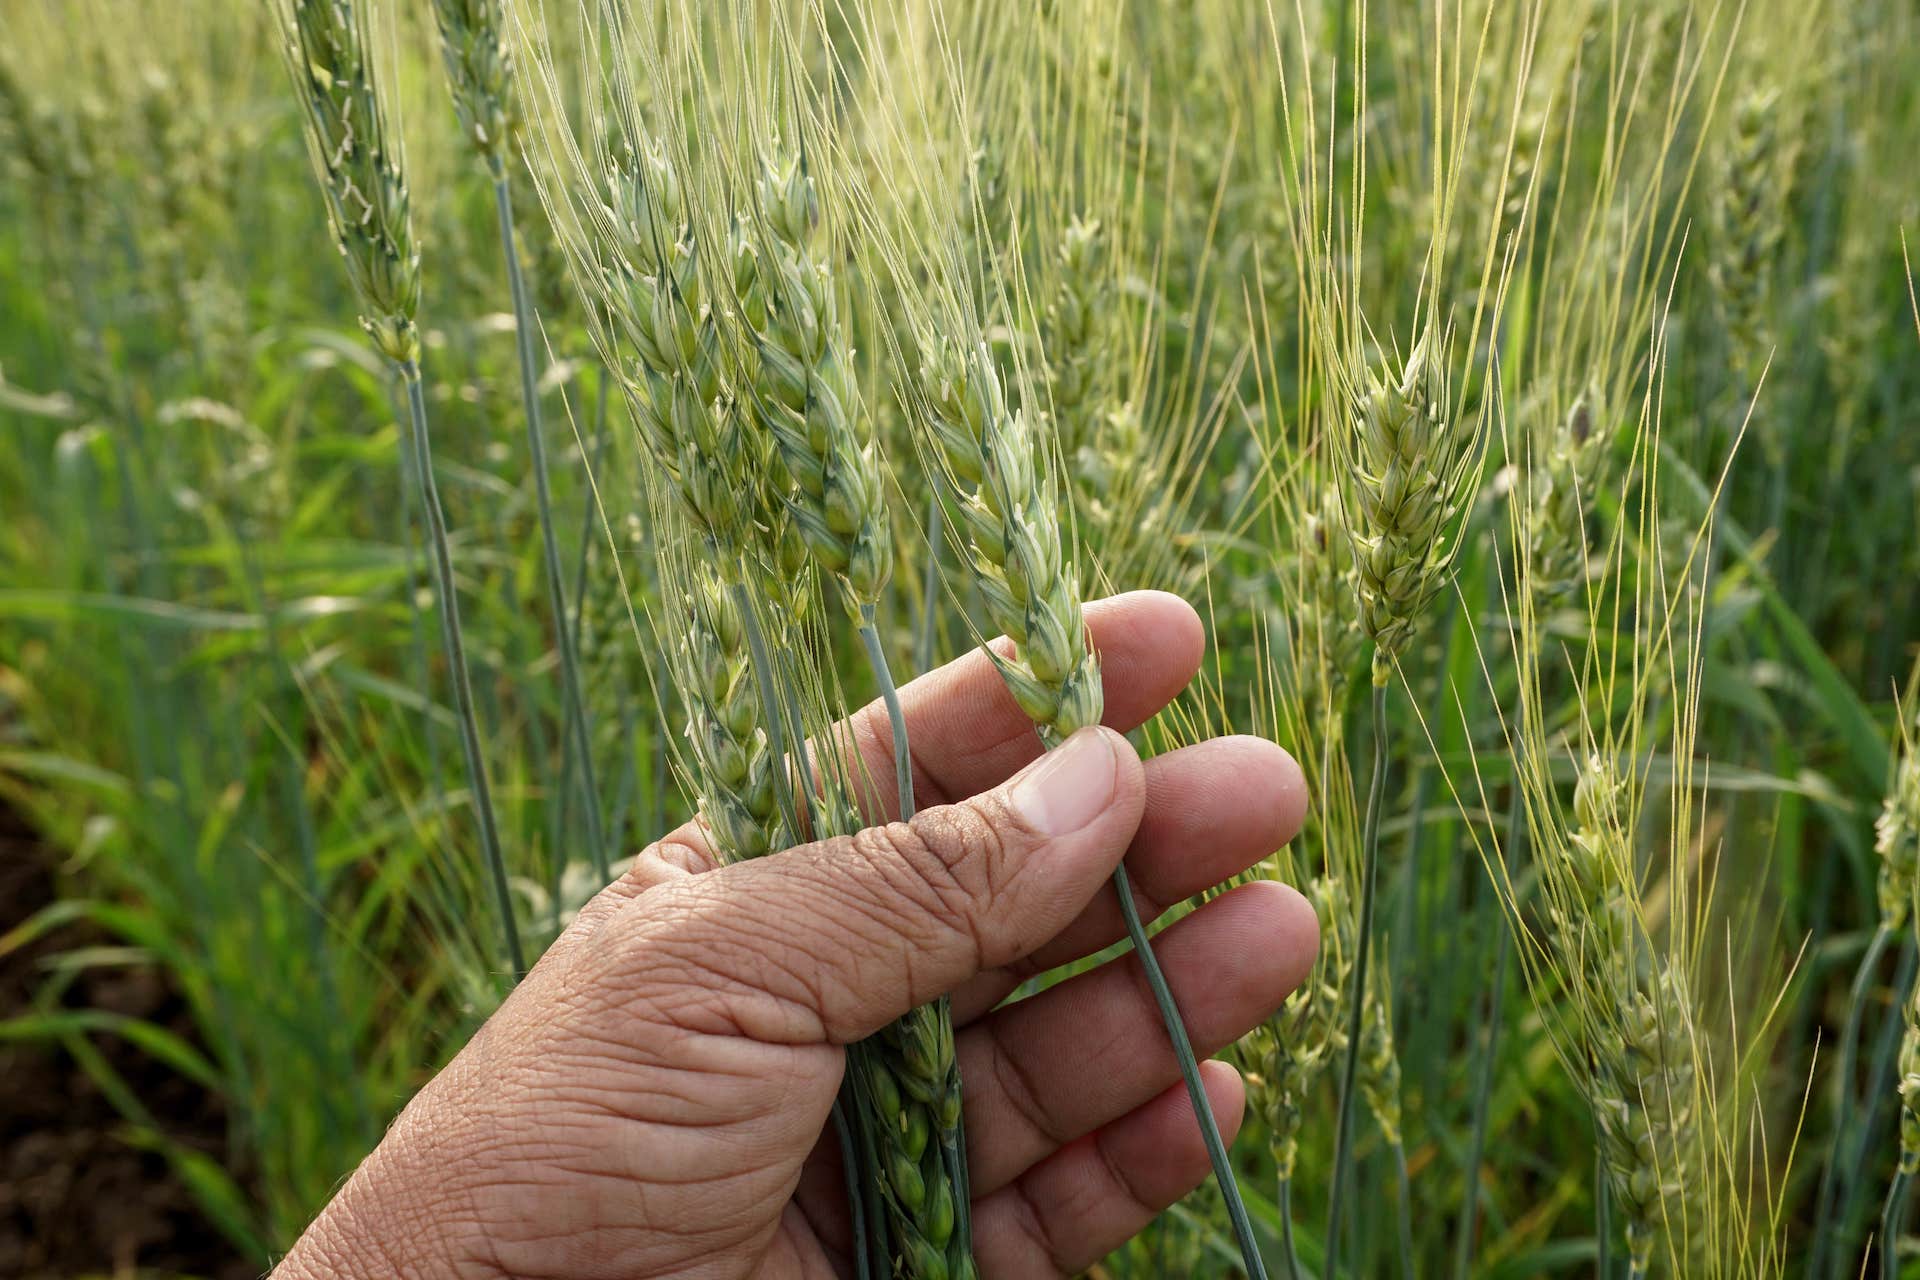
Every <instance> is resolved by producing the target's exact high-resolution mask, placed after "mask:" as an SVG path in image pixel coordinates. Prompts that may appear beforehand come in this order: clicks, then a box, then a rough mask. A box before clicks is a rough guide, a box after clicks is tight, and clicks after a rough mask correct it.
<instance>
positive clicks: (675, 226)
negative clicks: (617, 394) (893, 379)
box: [598, 139, 763, 553]
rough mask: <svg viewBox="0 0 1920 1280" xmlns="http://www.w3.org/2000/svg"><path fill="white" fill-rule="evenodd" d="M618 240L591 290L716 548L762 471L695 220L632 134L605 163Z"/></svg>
mask: <svg viewBox="0 0 1920 1280" xmlns="http://www.w3.org/2000/svg"><path fill="white" fill-rule="evenodd" d="M607 181H608V192H609V202H608V208H607V212H608V214H609V216H610V220H611V222H612V224H613V226H614V228H615V234H616V236H617V238H618V244H617V245H616V246H614V248H615V254H614V256H613V258H612V262H611V265H610V266H609V267H607V274H608V276H609V277H610V278H607V279H605V280H602V281H600V282H598V283H599V285H600V289H599V294H600V297H601V299H602V300H603V301H604V303H605V305H606V307H607V310H608V312H609V313H610V315H609V318H610V319H611V321H612V324H613V326H614V328H615V329H616V331H617V333H618V334H619V336H621V337H623V338H624V339H625V340H626V342H627V343H628V345H629V347H630V349H631V351H632V352H633V354H634V356H635V357H637V359H636V360H635V361H634V362H633V364H632V365H631V366H630V369H629V371H628V377H627V390H628V393H629V397H630V399H631V400H632V402H633V406H634V412H635V417H636V419H637V421H638V422H639V425H640V434H641V438H642V440H643V442H644V443H645V444H646V446H647V449H648V452H649V453H650V455H651V456H652V458H653V460H654V462H655V463H656V465H658V466H659V467H660V469H661V471H662V472H663V473H664V474H665V475H666V476H668V477H669V478H670V479H671V481H672V482H673V486H674V489H675V492H676V493H677V494H678V496H679V499H680V504H681V507H682V510H683V511H684V512H685V514H686V515H687V516H688V518H689V519H690V520H691V521H692V523H693V525H694V527H695V528H696V529H698V530H699V531H700V533H701V534H702V535H703V536H704V537H705V538H706V539H707V540H708V541H709V542H711V543H712V544H713V545H714V546H715V547H716V548H717V549H719V550H720V551H722V552H726V553H737V552H738V551H739V550H740V549H741V548H743V547H744V546H745V545H746V544H747V539H748V537H749V534H750V532H751V528H752V521H753V516H754V512H755V508H756V506H757V504H756V503H755V501H754V500H753V499H754V495H755V494H757V493H758V492H759V486H760V483H761V480H760V477H761V475H762V474H763V468H762V465H761V464H762V461H763V458H762V454H761V452H760V450H759V441H758V436H757V433H756V432H754V431H753V429H752V422H751V414H750V411H749V409H748V408H747V407H746V406H744V405H741V404H739V403H738V402H737V401H735V400H734V399H733V397H732V395H731V393H729V392H728V391H727V390H726V389H725V388H724V387H723V386H722V383H721V378H720V359H721V353H720V350H719V337H718V335H717V333H716V323H715V319H714V316H713V314H712V309H711V307H710V306H709V304H708V301H707V298H706V293H705V288H704V282H703V280H702V277H701V272H700V263H699V260H698V257H699V255H698V249H697V245H696V242H695V238H694V232H693V226H692V223H691V220H690V219H689V217H688V215H687V210H686V208H685V206H684V204H683V199H684V194H683V192H682V190H681V185H680V181H679V178H678V175H677V174H676V173H675V171H674V167H673V165H672V163H671V162H670V161H669V159H668V157H667V155H666V153H665V151H664V150H663V149H662V148H660V147H659V146H658V145H657V144H654V143H652V142H650V141H648V140H645V139H642V140H641V143H640V145H639V147H638V149H635V148H632V147H627V148H622V149H621V150H620V151H619V153H618V154H617V156H615V157H614V159H613V161H612V163H611V165H610V171H609V173H608V175H607Z"/></svg>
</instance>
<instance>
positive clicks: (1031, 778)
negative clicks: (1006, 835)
mask: <svg viewBox="0 0 1920 1280" xmlns="http://www.w3.org/2000/svg"><path fill="white" fill-rule="evenodd" d="M1113 779H1114V767H1113V747H1112V745H1111V744H1110V743H1108V741H1107V736H1106V734H1104V733H1102V732H1100V730H1098V729H1082V730H1080V731H1079V732H1077V733H1075V734H1074V735H1073V736H1072V737H1071V738H1068V739H1067V740H1066V741H1065V742H1063V743H1061V744H1060V745H1059V746H1057V747H1055V748H1054V749H1053V750H1052V751H1049V752H1048V753H1047V754H1046V755H1044V756H1041V757H1040V758H1039V759H1038V760H1036V761H1034V762H1033V763H1032V764H1030V765H1028V766H1027V767H1026V769H1025V770H1024V771H1022V772H1021V774H1020V775H1019V776H1018V777H1016V778H1015V779H1014V780H1013V783H1012V785H1011V786H1009V787H1008V788H1007V803H1008V804H1009V805H1010V806H1011V807H1012V809H1013V811H1014V812H1015V813H1016V814H1018V815H1019V817H1020V819H1021V820H1022V821H1023V822H1025V823H1026V824H1027V825H1028V826H1029V827H1031V828H1032V829H1033V830H1035V831H1037V832H1039V833H1040V834H1041V835H1043V836H1064V835H1069V834H1071V833H1072V832H1075V831H1078V830H1080V828H1082V827H1084V826H1086V825H1087V824H1088V823H1089V822H1092V821H1093V820H1094V818H1095V817H1097V816H1099V814H1100V812H1101V811H1102V810H1103V809H1105V808H1106V807H1107V806H1108V805H1109V804H1110V803H1111V802H1112V800H1113Z"/></svg>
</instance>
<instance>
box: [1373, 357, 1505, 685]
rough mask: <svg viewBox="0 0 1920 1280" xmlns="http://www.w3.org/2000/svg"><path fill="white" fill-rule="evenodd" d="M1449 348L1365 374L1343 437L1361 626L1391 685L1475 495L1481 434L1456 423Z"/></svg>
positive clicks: (1378, 671) (1376, 665)
mask: <svg viewBox="0 0 1920 1280" xmlns="http://www.w3.org/2000/svg"><path fill="white" fill-rule="evenodd" d="M1444 346H1445V341H1444V339H1443V338H1437V337H1436V336H1435V334H1434V332H1433V331H1432V330H1428V331H1427V332H1425V333H1423V334H1422V335H1421V337H1420V340H1419V341H1418V342H1416V343H1415V344H1414V346H1413V350H1412V351H1410V352H1409V353H1408V354H1407V357H1406V359H1405V361H1404V362H1403V363H1402V364H1401V366H1400V368H1399V370H1398V371H1397V372H1393V371H1388V372H1385V373H1383V372H1381V371H1378V370H1373V369H1369V370H1368V371H1367V372H1366V374H1365V376H1364V381H1363V382H1362V384H1361V385H1360V387H1359V388H1358V390H1357V391H1356V393H1355V395H1354V400H1353V405H1352V409H1351V413H1352V427H1351V430H1350V431H1348V432H1343V433H1341V438H1342V440H1343V442H1344V443H1343V445H1342V448H1343V453H1344V457H1343V459H1342V460H1343V461H1344V462H1346V463H1347V464H1348V471H1347V480H1346V485H1345V488H1344V490H1343V492H1342V501H1343V503H1344V504H1345V507H1346V518H1347V534H1348V538H1349V539H1350V541H1351V543H1352V547H1353V554H1354V567H1355V571H1356V572H1355V591H1356V595H1357V598H1358V603H1359V611H1360V626H1361V629H1362V630H1363V631H1364V632H1365V633H1366V635H1367V637H1368V638H1369V639H1371V640H1372V641H1373V643H1374V660H1373V680H1374V683H1375V684H1376V685H1380V684H1385V683H1386V681H1387V678H1388V676H1389V675H1390V674H1391V672H1392V670H1393V665H1394V663H1395V662H1397V661H1398V660H1399V658H1400V656H1401V655H1402V654H1403V653H1404V652H1405V651H1406V649H1407V646H1408V645H1409V644H1410V643H1411V642H1412V640H1413V637H1414V635H1415V634H1416V632H1417V631H1418V629H1419V627H1420V625H1421V623H1422V622H1423V621H1424V620H1425V616H1426V613H1427V611H1428V608H1429V606H1430V605H1431V604H1432V602H1433V599H1434V597H1435V596H1437V595H1438V594H1439V593H1440V590H1441V588H1442V587H1443V586H1445V584H1446V580H1447V575H1448V572H1449V570H1450V569H1451V568H1452V565H1453V561H1454V557H1455V555H1456V554H1457V551H1458V544H1457V541H1456V539H1455V537H1454V530H1453V524H1454V522H1455V518H1456V517H1457V516H1458V515H1459V513H1460V511H1461V510H1462V508H1463V506H1464V504H1465V502H1466V500H1467V498H1468V496H1469V493H1470V488H1471V486H1470V480H1471V476H1472V472H1473V469H1474V468H1475V467H1476V466H1477V464H1478V462H1479V458H1480V450H1479V442H1480V433H1479V432H1477V431H1475V430H1472V429H1470V428H1468V427H1467V426H1465V425H1464V424H1462V423H1459V422H1456V421H1454V420H1453V419H1452V405H1451V404H1450V402H1449V398H1448V379H1447V375H1446V366H1445V363H1444V362H1445V358H1446V355H1445V351H1444Z"/></svg>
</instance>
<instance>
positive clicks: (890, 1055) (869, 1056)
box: [853, 1001, 975, 1280]
mask: <svg viewBox="0 0 1920 1280" xmlns="http://www.w3.org/2000/svg"><path fill="white" fill-rule="evenodd" d="M853 1079H854V1087H855V1089H856V1091H857V1092H858V1094H859V1095H860V1098H861V1104H862V1107H863V1108H864V1110H865V1111H866V1113H867V1114H868V1116H869V1117H871V1118H872V1119H873V1120H874V1121H876V1122H877V1124H876V1132H875V1137H876V1139H877V1142H878V1145H879V1147H880V1150H879V1165H880V1167H879V1169H878V1171H877V1172H878V1174H879V1176H880V1178H881V1181H882V1194H883V1198H884V1199H885V1201H886V1204H887V1208H888V1223H889V1226H890V1228H891V1230H892V1232H893V1253H894V1257H895V1259H896V1265H897V1266H898V1267H899V1269H900V1275H901V1276H903V1277H906V1278H907V1280H967V1278H968V1277H971V1276H973V1275H974V1274H975V1267H974V1262H973V1257H972V1253H971V1247H972V1242H971V1240H970V1239H969V1238H968V1233H967V1232H966V1231H965V1230H964V1229H963V1228H962V1225H961V1224H962V1222H963V1221H964V1218H963V1217H962V1215H963V1214H965V1213H967V1211H968V1210H967V1207H966V1206H965V1205H964V1204H963V1203H962V1201H963V1199H964V1197H965V1196H966V1195H967V1194H968V1192H967V1181H966V1177H965V1170H964V1168H963V1167H962V1166H961V1162H963V1161H964V1160H965V1155H964V1152H962V1151H961V1149H960V1145H959V1142H958V1135H959V1133H960V1124H961V1113H960V1104H961V1093H960V1074H959V1066H958V1063H957V1061H956V1059H955V1056H954V1048H953V1019H952V1016H951V1014H950V1013H949V1011H948V1008H947V1006H946V1003H945V1002H944V1001H942V1002H938V1003H935V1004H925V1005H921V1006H920V1007H918V1008H916V1009H914V1010H913V1011H912V1012H910V1013H908V1014H907V1015H906V1016H905V1017H903V1018H900V1019H898V1020H897V1021H895V1022H893V1023H890V1024H889V1025H888V1026H887V1027H886V1028H885V1029H884V1030H882V1031H881V1032H880V1033H879V1034H877V1035H875V1036H873V1037H872V1038H870V1039H868V1040H866V1041H864V1042H862V1043H861V1044H860V1045H859V1046H857V1047H856V1049H855V1051H854V1070H853Z"/></svg>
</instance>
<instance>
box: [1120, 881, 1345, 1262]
mask: <svg viewBox="0 0 1920 1280" xmlns="http://www.w3.org/2000/svg"><path fill="white" fill-rule="evenodd" d="M1113 891H1114V893H1115V894H1117V895H1118V896H1119V898H1120V914H1121V916H1122V918H1123V919H1125V920H1126V923H1127V937H1128V938H1129V939H1131V940H1132V942H1133V949H1134V952H1135V954H1137V955H1138V956H1139V957H1140V967H1141V969H1142V971H1143V972H1145V974H1146V978H1147V986H1148V987H1149V988H1150V989H1151V990H1152V991H1153V1002H1154V1003H1155V1004H1157V1005H1159V1006H1160V1020H1161V1022H1163V1023H1165V1024H1166V1028H1167V1036H1168V1038H1169V1039H1171V1040H1172V1041H1173V1053H1174V1057H1175V1058H1177V1059H1178V1060H1179V1063H1180V1078H1181V1079H1182V1080H1184V1081H1186V1085H1187V1098H1188V1099H1189V1100H1190V1101H1191V1102H1192V1103H1193V1114H1194V1116H1195V1118H1196V1119H1198V1120H1199V1122H1200V1140H1201V1142H1202V1143H1204V1144H1205V1146H1206V1148H1207V1159H1208V1160H1209V1161H1210V1162H1211V1163H1212V1165H1213V1176H1214V1180H1215V1181H1216V1182H1218V1183H1219V1185H1220V1195H1221V1197H1222V1198H1223V1199H1224V1200H1225V1201H1226V1204H1227V1217H1228V1219H1229V1220H1230V1221H1231V1222H1232V1223H1233V1235H1234V1239H1235V1240H1236V1241H1238V1243H1239V1245H1240V1259H1241V1261H1242V1263H1243V1264H1244V1265H1245V1266H1246V1268H1247V1275H1248V1277H1249V1280H1266V1275H1267V1267H1266V1263H1265V1262H1264V1261H1262V1259H1261V1257H1260V1246H1259V1244H1258V1243H1257V1242H1256V1241H1255V1240H1254V1236H1253V1222H1252V1220H1251V1219H1250V1218H1248V1216H1247V1206H1246V1204H1245V1202H1244V1201H1243V1200H1242V1199H1241V1197H1240V1184H1239V1182H1238V1180H1236V1179H1235V1177H1234V1174H1233V1164H1232V1162H1231V1161H1229V1160H1228V1159H1227V1144H1226V1142H1225V1141H1224V1140H1222V1139H1221V1137H1220V1125H1219V1122H1218V1121H1216V1120H1215V1119H1214V1118H1213V1104H1212V1103H1210V1102H1209V1101H1208V1100H1207V1091H1206V1087H1205V1086H1204V1085H1203V1084H1201V1082H1200V1066H1199V1063H1198V1062H1196V1061H1195V1060H1194V1055H1193V1042H1192V1041H1191V1040H1190V1039H1188V1037H1187V1027H1186V1023H1185V1022H1184V1021H1183V1020H1182V1019H1181V1017H1180V1009H1179V1006H1177V1005H1176V1004H1174V1002H1173V991H1172V989H1171V988H1169V987H1168V986H1167V978H1166V975H1165V974H1164V973H1162V972H1161V971H1160V961H1159V960H1158V959H1156V958H1155V957H1154V954H1153V944H1152V943H1151V942H1150V941H1148V939H1147V930H1146V926H1145V925H1144V924H1142V923H1141V920H1140V908H1139V906H1138V904H1136V903H1135V902H1134V900H1133V885H1132V883H1131V882H1130V881H1129V880H1128V878H1127V864H1126V861H1125V860H1124V859H1122V861H1121V863H1120V865H1119V866H1117V867H1115V868H1114V869H1113ZM1329 1274H1331V1273H1329Z"/></svg>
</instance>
